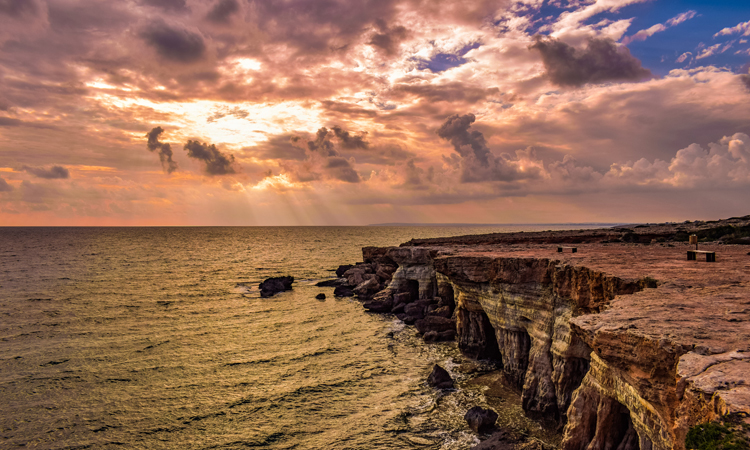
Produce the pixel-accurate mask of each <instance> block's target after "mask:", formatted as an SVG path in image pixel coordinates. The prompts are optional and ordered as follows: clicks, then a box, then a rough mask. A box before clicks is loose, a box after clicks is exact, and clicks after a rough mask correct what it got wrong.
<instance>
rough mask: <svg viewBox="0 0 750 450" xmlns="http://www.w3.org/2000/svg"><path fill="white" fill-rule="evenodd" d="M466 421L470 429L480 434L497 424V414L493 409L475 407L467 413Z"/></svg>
mask: <svg viewBox="0 0 750 450" xmlns="http://www.w3.org/2000/svg"><path fill="white" fill-rule="evenodd" d="M464 420H466V423H468V424H469V428H471V429H472V430H474V431H475V432H476V433H479V432H481V431H484V430H488V429H490V428H492V427H493V426H494V425H495V422H497V413H496V412H495V411H493V410H491V409H484V408H482V407H481V406H475V407H473V408H471V409H470V410H468V411H466V415H464Z"/></svg>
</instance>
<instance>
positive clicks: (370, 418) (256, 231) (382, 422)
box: [0, 226, 550, 449]
mask: <svg viewBox="0 0 750 450" xmlns="http://www.w3.org/2000/svg"><path fill="white" fill-rule="evenodd" d="M534 228H535V227H530V226H525V227H521V228H515V229H512V228H492V227H480V228H452V227H246V228H244V227H240V228H0V242H2V246H1V247H0V399H1V401H0V448H15V447H25V448H45V449H74V448H76V449H78V448H97V449H98V448H104V449H107V448H136V449H139V448H140V449H161V448H164V449H169V448H179V449H183V448H189V449H230V448H232V449H233V448H268V449H397V448H434V449H465V448H469V447H471V446H472V445H474V444H476V443H478V442H479V441H478V439H477V437H476V435H475V434H474V433H472V432H471V431H470V430H469V429H468V428H467V426H466V425H465V423H464V421H463V418H462V417H463V414H464V413H465V411H466V410H467V409H468V408H470V407H471V406H474V405H483V404H485V399H484V396H483V394H482V392H481V391H480V390H477V389H470V388H468V387H466V388H461V389H458V390H457V391H452V392H446V393H442V392H438V391H436V390H434V389H432V388H430V387H429V386H427V385H426V383H425V380H426V378H427V376H428V374H429V372H430V370H431V368H432V365H433V364H435V363H438V364H441V365H443V366H444V367H447V368H448V369H449V370H451V371H452V373H453V375H455V376H456V377H457V378H458V379H459V381H463V380H465V379H467V376H466V375H462V374H460V373H458V372H457V371H455V368H456V367H457V365H458V364H460V363H461V362H463V361H464V360H463V359H462V358H461V356H460V354H459V352H458V351H457V349H456V347H455V344H454V343H447V344H431V345H428V344H425V343H423V342H422V341H421V339H419V337H418V336H417V335H416V333H415V331H414V329H413V328H412V327H405V326H404V325H403V324H402V323H401V322H399V321H398V320H397V319H395V318H394V317H393V316H391V315H375V314H370V313H366V312H364V310H363V308H362V306H361V304H360V303H359V302H358V301H356V300H353V299H349V298H334V297H333V289H332V288H318V287H315V286H314V284H315V283H316V282H317V281H320V280H322V279H327V278H330V277H331V276H334V275H333V273H332V270H335V269H336V268H337V267H338V265H339V264H344V263H354V262H356V261H361V259H362V255H361V247H363V246H368V245H378V246H380V245H398V244H399V243H401V242H405V241H407V240H409V239H411V238H425V237H439V236H450V235H462V234H473V233H489V232H498V231H517V230H519V229H523V230H527V231H531V230H533V229H534ZM538 228H539V229H548V228H550V227H549V226H546V227H538ZM279 275H292V276H294V277H295V284H294V289H293V290H292V291H287V292H284V293H280V294H277V295H276V296H274V297H272V298H268V299H261V298H260V296H259V292H258V288H257V285H258V283H259V282H260V281H262V280H263V279H265V278H267V277H271V276H279ZM320 292H323V293H325V294H326V295H327V298H326V299H325V300H324V301H320V300H316V299H315V295H316V294H318V293H320ZM514 408H515V409H514ZM517 409H518V408H516V407H514V406H512V405H509V406H508V411H509V412H508V413H507V414H506V416H507V417H506V419H505V420H506V422H508V423H516V422H517V424H518V425H519V426H521V427H526V428H528V429H533V428H534V427H535V425H534V424H533V423H530V422H528V421H526V420H525V419H524V418H523V417H522V415H521V414H518V412H517ZM513 411H515V412H513ZM532 432H533V430H532Z"/></svg>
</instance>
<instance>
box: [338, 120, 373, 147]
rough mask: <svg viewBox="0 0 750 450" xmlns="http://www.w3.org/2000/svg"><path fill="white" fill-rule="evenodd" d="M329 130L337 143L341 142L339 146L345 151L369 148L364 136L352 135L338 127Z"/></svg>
mask: <svg viewBox="0 0 750 450" xmlns="http://www.w3.org/2000/svg"><path fill="white" fill-rule="evenodd" d="M331 130H332V131H333V134H334V135H335V136H336V138H337V139H338V140H339V142H341V146H342V147H344V148H345V149H354V148H361V149H365V148H368V147H369V146H370V143H369V142H367V141H366V140H365V134H359V135H354V134H351V133H349V132H348V131H345V130H344V129H342V128H341V127H340V126H338V125H334V126H332V127H331Z"/></svg>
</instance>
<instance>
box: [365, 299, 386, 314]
mask: <svg viewBox="0 0 750 450" xmlns="http://www.w3.org/2000/svg"><path fill="white" fill-rule="evenodd" d="M362 306H364V307H365V309H366V310H368V311H372V312H378V313H384V312H391V308H393V303H392V302H391V301H390V300H373V301H371V302H366V303H365V304H363V305H362Z"/></svg>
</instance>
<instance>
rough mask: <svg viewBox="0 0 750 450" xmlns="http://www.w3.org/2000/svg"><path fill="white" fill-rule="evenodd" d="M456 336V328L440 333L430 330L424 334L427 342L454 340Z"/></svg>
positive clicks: (423, 337)
mask: <svg viewBox="0 0 750 450" xmlns="http://www.w3.org/2000/svg"><path fill="white" fill-rule="evenodd" d="M455 338H456V332H455V331H454V330H447V331H443V332H440V333H438V332H437V331H428V332H427V333H425V334H424V336H422V339H424V341H425V342H442V341H452V340H454V339H455Z"/></svg>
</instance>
